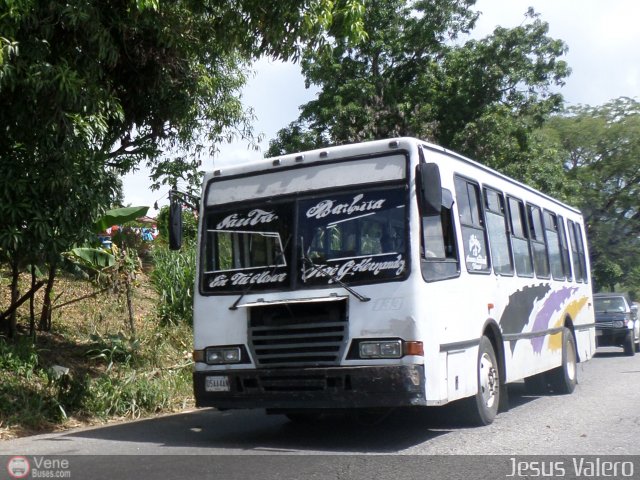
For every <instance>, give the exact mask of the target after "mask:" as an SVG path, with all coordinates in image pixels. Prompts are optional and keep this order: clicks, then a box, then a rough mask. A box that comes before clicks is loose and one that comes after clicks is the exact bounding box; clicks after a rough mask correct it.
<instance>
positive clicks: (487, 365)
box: [480, 353, 498, 408]
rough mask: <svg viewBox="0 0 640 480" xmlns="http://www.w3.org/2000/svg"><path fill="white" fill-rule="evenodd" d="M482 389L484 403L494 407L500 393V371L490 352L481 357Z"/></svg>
mask: <svg viewBox="0 0 640 480" xmlns="http://www.w3.org/2000/svg"><path fill="white" fill-rule="evenodd" d="M480 391H481V393H482V400H483V401H484V404H485V405H486V406H487V407H488V408H491V407H493V406H494V404H495V403H496V399H497V394H498V371H497V370H496V368H495V365H494V364H493V360H492V359H491V357H490V356H489V354H488V353H484V354H483V355H482V357H480Z"/></svg>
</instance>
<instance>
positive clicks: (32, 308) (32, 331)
mask: <svg viewBox="0 0 640 480" xmlns="http://www.w3.org/2000/svg"><path fill="white" fill-rule="evenodd" d="M35 288H36V266H35V265H31V290H32V291H33V290H35ZM29 336H31V338H32V339H33V340H34V341H35V339H36V297H35V295H31V298H30V299H29Z"/></svg>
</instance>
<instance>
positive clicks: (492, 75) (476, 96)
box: [267, 0, 569, 181]
mask: <svg viewBox="0 0 640 480" xmlns="http://www.w3.org/2000/svg"><path fill="white" fill-rule="evenodd" d="M474 3H475V1H474V0H419V1H404V0H375V1H372V2H369V3H368V4H367V9H366V12H365V16H364V28H365V31H366V33H367V41H364V42H361V43H359V44H357V45H356V46H353V45H352V44H350V43H349V42H347V41H346V39H343V38H341V37H340V36H338V35H336V36H335V37H334V42H332V43H331V44H328V45H326V46H325V48H322V49H319V50H317V51H313V52H307V53H306V54H305V55H304V56H303V60H302V67H303V73H304V75H305V77H306V82H307V84H308V85H311V84H314V85H317V86H319V87H320V88H321V92H320V94H319V95H318V98H317V99H316V100H313V101H311V102H308V103H306V104H305V105H303V106H302V107H301V115H300V118H299V119H298V120H297V121H296V122H294V123H293V124H292V125H290V126H289V127H288V128H286V129H283V130H281V131H280V132H279V133H278V136H277V138H276V139H274V140H273V141H272V142H271V145H270V149H269V151H268V152H267V155H269V156H275V155H279V154H282V153H285V152H291V151H293V150H294V149H295V148H297V147H298V146H305V147H306V146H308V145H309V143H310V141H313V140H314V139H316V140H317V141H318V145H317V146H322V144H325V143H331V144H343V143H349V142H357V141H363V140H372V139H379V138H386V137H393V136H401V135H409V136H416V137H420V138H425V139H429V140H432V141H435V142H436V143H439V144H441V145H443V146H445V147H448V148H452V149H454V150H457V151H459V152H461V153H463V154H466V155H468V156H471V157H473V158H476V159H478V160H480V161H481V162H483V163H486V164H488V165H490V166H492V167H495V168H498V169H500V170H509V169H510V170H511V171H508V173H511V174H515V176H516V177H518V178H523V179H527V180H533V181H537V180H541V179H542V174H541V172H539V170H540V169H539V167H538V166H536V162H534V161H533V160H534V159H536V160H540V158H542V159H545V160H551V158H549V157H548V155H546V154H545V152H543V150H544V148H543V147H542V146H541V145H540V144H539V143H538V142H537V141H536V138H535V135H534V132H535V130H536V128H537V127H539V126H540V125H541V124H542V122H543V121H544V119H545V118H547V117H548V115H549V114H550V113H551V112H554V111H557V110H558V109H559V108H560V107H561V105H562V98H561V96H560V95H558V94H554V93H552V88H554V87H556V86H558V85H562V83H563V79H564V77H566V76H567V75H568V73H569V69H568V67H567V65H566V63H565V62H563V61H561V60H559V57H560V56H562V55H563V54H564V52H565V50H566V46H565V44H564V43H563V42H562V41H560V40H555V39H552V38H550V37H549V36H548V25H547V24H546V23H545V22H543V21H542V20H540V18H538V16H537V15H536V14H535V12H534V11H533V10H529V11H528V12H527V14H526V16H525V21H524V22H523V24H522V25H521V26H519V27H516V28H512V29H506V28H501V27H499V28H497V29H496V30H495V31H494V32H493V34H491V35H489V36H488V37H486V38H484V39H481V40H468V41H466V42H464V43H463V42H460V40H459V39H460V36H461V35H462V34H466V33H468V32H469V31H471V30H472V29H473V28H474V25H475V22H476V19H477V16H478V13H477V12H475V11H474V10H473V9H472V6H473V5H474ZM541 153H543V155H542V157H540V154H541ZM542 170H553V171H558V172H560V173H561V172H562V166H561V165H558V164H554V163H551V164H549V165H546V167H545V168H544V169H542Z"/></svg>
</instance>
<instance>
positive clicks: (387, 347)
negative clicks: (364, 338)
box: [360, 340, 402, 358]
mask: <svg viewBox="0 0 640 480" xmlns="http://www.w3.org/2000/svg"><path fill="white" fill-rule="evenodd" d="M401 357H402V340H382V341H376V342H360V358H401Z"/></svg>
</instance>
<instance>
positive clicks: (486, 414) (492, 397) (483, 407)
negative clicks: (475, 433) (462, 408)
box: [468, 336, 500, 425]
mask: <svg viewBox="0 0 640 480" xmlns="http://www.w3.org/2000/svg"><path fill="white" fill-rule="evenodd" d="M499 372H500V369H499V368H498V360H497V358H496V353H495V350H494V348H493V345H492V344H491V341H490V340H489V338H487V337H486V336H483V337H482V338H481V339H480V345H479V348H478V366H477V379H478V393H476V395H475V396H473V397H471V398H469V400H468V402H469V407H470V408H469V416H470V420H471V422H472V423H474V424H476V425H489V424H491V423H492V422H493V420H494V419H495V418H496V415H497V414H498V406H499V404H500V373H499Z"/></svg>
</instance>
